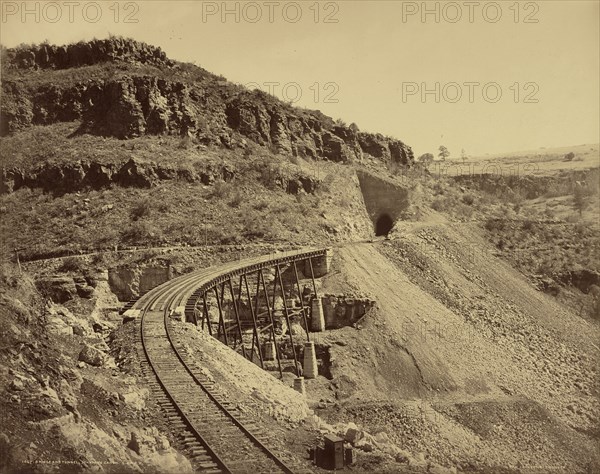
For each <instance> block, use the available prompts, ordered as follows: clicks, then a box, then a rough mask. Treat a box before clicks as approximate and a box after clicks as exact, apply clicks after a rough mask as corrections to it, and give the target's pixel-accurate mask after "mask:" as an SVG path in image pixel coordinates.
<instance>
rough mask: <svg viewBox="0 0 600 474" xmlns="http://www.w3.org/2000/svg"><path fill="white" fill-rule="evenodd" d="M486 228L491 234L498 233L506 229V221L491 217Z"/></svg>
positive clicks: (486, 223) (486, 222)
mask: <svg viewBox="0 0 600 474" xmlns="http://www.w3.org/2000/svg"><path fill="white" fill-rule="evenodd" d="M485 228H486V229H487V230H489V231H490V232H498V231H501V230H504V229H505V228H506V221H505V220H504V219H498V218H494V217H490V218H488V220H487V221H485Z"/></svg>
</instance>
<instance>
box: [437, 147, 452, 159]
mask: <svg viewBox="0 0 600 474" xmlns="http://www.w3.org/2000/svg"><path fill="white" fill-rule="evenodd" d="M449 156H450V152H449V151H448V148H446V147H445V146H444V145H440V152H439V153H438V157H439V158H440V160H442V161H446V158H448V157H449Z"/></svg>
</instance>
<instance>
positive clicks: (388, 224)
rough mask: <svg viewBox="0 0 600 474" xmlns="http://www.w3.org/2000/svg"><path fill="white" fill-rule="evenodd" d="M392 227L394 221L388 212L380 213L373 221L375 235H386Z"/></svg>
mask: <svg viewBox="0 0 600 474" xmlns="http://www.w3.org/2000/svg"><path fill="white" fill-rule="evenodd" d="M392 227H394V221H393V220H392V218H391V217H390V216H389V215H388V214H382V215H380V216H379V218H378V219H377V222H376V223H375V235H388V233H389V232H390V230H392Z"/></svg>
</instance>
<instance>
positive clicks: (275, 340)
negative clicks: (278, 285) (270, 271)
mask: <svg viewBox="0 0 600 474" xmlns="http://www.w3.org/2000/svg"><path fill="white" fill-rule="evenodd" d="M258 274H259V277H260V278H259V280H262V287H263V291H264V293H265V303H266V305H267V312H268V313H269V321H271V336H272V337H273V342H274V343H275V355H276V356H277V364H278V366H279V376H280V377H281V378H282V379H283V370H282V369H281V357H280V351H279V344H277V336H276V335H275V322H274V321H273V313H272V312H271V305H269V293H268V291H267V284H266V283H265V277H264V275H263V272H262V269H260V270H258Z"/></svg>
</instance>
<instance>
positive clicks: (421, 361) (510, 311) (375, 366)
mask: <svg viewBox="0 0 600 474" xmlns="http://www.w3.org/2000/svg"><path fill="white" fill-rule="evenodd" d="M429 221H430V222H429V223H426V224H423V223H419V224H418V225H417V226H414V225H412V224H410V223H403V225H404V227H403V228H400V229H398V232H397V233H396V236H399V238H398V239H396V240H392V241H380V242H376V243H357V244H349V245H345V246H342V247H340V248H339V249H338V251H337V254H336V257H335V258H336V260H337V261H336V262H334V269H335V270H338V271H334V272H332V274H331V276H330V277H328V279H327V281H326V282H325V283H324V291H330V290H333V291H340V290H342V289H345V290H349V289H350V290H353V291H355V292H360V293H367V294H369V295H370V296H372V297H374V299H375V300H377V302H378V311H377V312H376V313H375V314H374V315H373V316H371V317H370V318H369V319H368V320H367V321H365V324H364V327H363V329H362V330H360V331H356V330H353V329H350V328H346V332H345V333H344V335H343V336H342V334H341V333H340V334H337V335H336V334H333V331H331V332H330V334H328V335H327V336H325V340H328V341H329V342H331V343H333V342H334V341H335V340H337V339H344V341H347V342H348V346H345V347H343V348H342V350H340V348H336V349H335V358H334V364H333V366H332V374H333V379H334V381H341V382H342V383H341V384H340V386H341V388H342V389H344V388H347V387H351V388H353V389H354V390H349V391H346V392H344V390H340V392H339V393H338V398H342V399H343V401H342V407H343V408H342V409H341V412H342V413H339V412H337V413H335V416H336V417H338V418H339V417H340V416H341V417H343V416H344V412H345V415H346V416H348V418H349V419H352V420H354V421H362V423H364V425H365V426H366V427H368V428H369V429H371V430H373V431H377V430H384V431H386V432H388V433H389V434H390V436H391V437H392V439H394V440H395V441H397V442H398V443H400V444H399V445H403V446H405V447H407V448H410V449H413V450H422V451H424V452H425V453H426V454H427V455H429V456H431V458H432V459H435V460H436V461H438V462H441V463H443V464H446V465H447V464H451V465H455V466H457V467H459V469H465V470H470V469H484V470H486V471H489V470H490V469H491V470H492V471H494V470H495V469H497V468H500V467H502V468H503V469H508V470H509V471H510V469H513V468H514V469H515V470H517V471H521V468H526V469H527V468H531V469H538V472H539V469H542V468H543V469H546V470H548V469H552V470H554V471H558V472H578V471H585V470H586V469H589V468H590V466H594V465H595V466H596V467H597V466H598V454H597V448H598V443H597V424H598V411H599V410H598V400H597V395H598V380H597V377H596V367H595V366H596V365H597V362H598V360H599V351H598V348H597V346H596V345H595V344H594V341H595V340H597V339H598V328H597V327H596V326H593V325H591V324H590V323H588V322H587V321H585V320H583V319H581V318H579V317H578V316H576V315H575V314H573V313H572V312H571V311H569V310H568V309H566V308H564V307H563V306H561V305H560V304H559V303H557V302H556V301H555V300H553V299H552V298H551V297H549V296H547V295H544V294H542V293H540V292H538V291H536V290H535V289H534V288H533V287H532V286H531V285H530V284H529V283H528V282H527V281H526V280H525V279H524V278H523V277H522V275H520V274H519V273H518V272H517V271H515V270H514V269H512V268H510V267H509V266H508V265H507V264H505V263H504V262H502V261H500V260H499V259H497V258H496V257H495V256H494V255H493V253H492V249H488V247H486V243H485V242H484V240H483V238H482V237H481V235H480V234H479V232H478V231H477V230H475V229H469V228H465V227H464V226H461V227H457V226H455V225H454V224H448V223H445V222H444V220H443V219H429ZM353 339H354V340H355V341H356V342H358V341H360V343H361V344H362V345H363V346H364V347H366V348H367V351H366V352H364V353H359V354H352V349H348V347H351V346H352V341H353ZM369 348H370V349H371V350H369ZM348 361H350V362H348ZM382 379H384V380H386V381H387V383H379V382H378V381H380V380H382ZM357 380H360V381H361V383H362V381H364V380H370V381H372V382H371V383H363V384H362V385H360V388H359V386H358V385H357V384H356V383H355V382H356V381H357ZM394 380H395V381H396V383H395V384H394V383H393V381H394ZM344 397H345V398H344ZM415 398H420V399H421V400H419V401H418V405H419V407H420V410H421V415H422V414H423V410H425V411H429V412H430V415H431V416H429V417H427V416H426V417H422V416H421V417H419V416H412V417H411V416H408V417H406V416H405V415H406V408H407V406H409V405H410V404H411V403H414V399H415ZM411 400H412V401H411ZM383 414H384V415H383ZM399 414H402V416H400V415H399ZM536 466H537V467H536ZM494 472H495V471H494Z"/></svg>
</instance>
